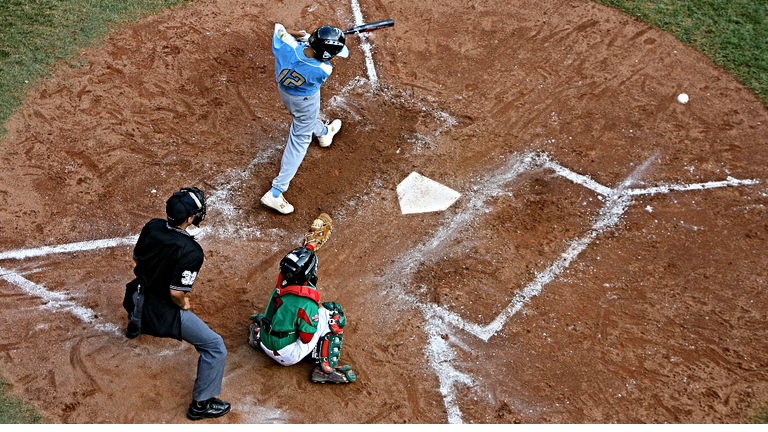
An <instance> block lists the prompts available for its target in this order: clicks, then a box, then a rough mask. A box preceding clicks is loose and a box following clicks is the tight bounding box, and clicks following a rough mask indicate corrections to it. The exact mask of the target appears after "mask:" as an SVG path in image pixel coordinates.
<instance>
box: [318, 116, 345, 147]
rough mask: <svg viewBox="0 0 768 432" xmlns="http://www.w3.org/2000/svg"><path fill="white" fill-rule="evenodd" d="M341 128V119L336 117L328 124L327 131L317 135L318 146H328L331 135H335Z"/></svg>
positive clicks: (331, 138) (331, 140)
mask: <svg viewBox="0 0 768 432" xmlns="http://www.w3.org/2000/svg"><path fill="white" fill-rule="evenodd" d="M340 129H341V120H339V119H336V120H334V121H332V122H331V124H329V125H328V133H327V134H325V135H323V136H319V137H317V143H318V144H320V147H330V146H331V142H333V136H334V135H336V134H337V133H338V132H339V130H340Z"/></svg>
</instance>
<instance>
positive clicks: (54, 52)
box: [0, 0, 189, 137]
mask: <svg viewBox="0 0 768 432" xmlns="http://www.w3.org/2000/svg"><path fill="white" fill-rule="evenodd" d="M185 1H189V0H0V125H3V124H5V121H6V120H7V119H8V117H9V116H10V115H11V114H12V113H13V111H14V110H15V109H17V108H18V106H19V105H20V104H21V102H22V100H23V98H24V93H25V91H26V90H27V89H28V88H30V87H31V86H34V85H35V84H36V83H37V82H38V81H39V80H40V79H41V78H44V77H45V76H47V75H48V74H49V73H50V70H51V69H52V68H53V67H54V66H55V65H56V64H57V63H59V62H65V63H66V62H70V63H71V64H72V65H77V64H78V61H77V59H76V58H75V57H74V55H75V54H76V53H77V52H78V51H79V50H80V49H82V48H83V47H85V46H87V45H90V44H93V43H95V42H98V41H99V40H100V38H101V37H103V36H104V35H105V34H107V33H108V32H109V31H110V30H111V29H113V28H114V27H115V26H117V25H120V24H122V23H125V22H128V21H133V20H136V19H139V18H141V17H143V16H145V15H147V14H149V13H152V12H154V11H157V10H158V9H161V8H167V7H170V6H172V5H175V4H177V3H182V2H185ZM3 133H4V130H0V137H1V136H2V135H3Z"/></svg>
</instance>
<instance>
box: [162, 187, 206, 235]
mask: <svg viewBox="0 0 768 432" xmlns="http://www.w3.org/2000/svg"><path fill="white" fill-rule="evenodd" d="M205 213H206V207H205V196H204V195H203V191H201V190H200V189H198V188H196V187H185V188H182V189H181V190H180V191H178V192H174V194H173V195H171V197H170V198H168V201H166V202H165V214H166V215H168V223H169V224H170V225H171V226H179V225H181V224H182V223H184V221H185V220H187V218H188V217H190V216H194V217H195V218H194V219H193V220H192V224H193V225H195V226H200V222H202V221H203V219H205Z"/></svg>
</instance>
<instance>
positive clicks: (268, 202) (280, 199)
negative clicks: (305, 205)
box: [261, 191, 293, 214]
mask: <svg viewBox="0 0 768 432" xmlns="http://www.w3.org/2000/svg"><path fill="white" fill-rule="evenodd" d="M261 203H262V204H264V205H265V206H267V207H269V208H271V209H273V210H277V212H279V213H282V214H288V213H291V212H293V206H292V205H290V204H289V203H288V201H286V200H285V197H284V196H283V194H280V195H278V196H277V198H275V197H273V196H272V192H270V191H267V193H265V194H264V196H263V197H261Z"/></svg>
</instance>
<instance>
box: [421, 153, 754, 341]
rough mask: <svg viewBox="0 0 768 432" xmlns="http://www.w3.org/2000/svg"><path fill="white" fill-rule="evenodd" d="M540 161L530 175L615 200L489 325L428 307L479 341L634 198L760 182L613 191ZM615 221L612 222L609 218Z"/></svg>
mask: <svg viewBox="0 0 768 432" xmlns="http://www.w3.org/2000/svg"><path fill="white" fill-rule="evenodd" d="M532 157H533V158H534V160H536V162H537V165H538V168H535V167H531V169H529V170H528V171H527V172H532V171H535V170H536V169H540V168H548V169H551V170H553V171H554V172H555V173H556V174H558V175H560V176H561V177H563V178H566V179H568V180H570V181H572V182H573V183H575V184H579V185H582V186H584V187H586V188H588V189H591V190H592V191H594V192H596V193H598V194H600V195H602V196H604V197H609V198H613V200H612V201H610V202H608V203H606V205H605V206H604V207H603V209H602V210H601V213H602V214H603V215H602V216H601V217H599V218H598V219H597V220H596V221H595V223H594V224H593V226H592V229H591V230H590V231H589V232H588V234H587V235H586V236H584V237H581V238H577V239H575V240H572V241H571V242H570V243H569V247H568V250H567V251H566V252H564V253H563V254H562V255H561V257H560V259H558V260H557V261H555V263H553V265H552V266H550V267H549V268H547V269H546V270H544V271H543V272H541V273H538V274H537V275H536V277H535V279H534V281H533V282H531V283H530V284H529V285H527V286H526V287H525V288H524V289H523V290H521V291H520V293H518V295H516V296H515V298H514V299H513V301H512V302H510V304H509V305H508V306H507V307H506V308H505V309H504V310H503V311H502V312H501V313H499V315H497V316H496V318H494V319H493V320H492V321H491V323H489V324H488V325H481V324H478V323H475V322H473V321H471V320H466V319H464V318H463V317H462V316H461V315H459V314H458V313H456V312H453V311H451V310H448V309H446V308H445V307H443V306H439V305H436V304H431V303H430V304H425V305H423V306H424V307H426V308H428V309H432V310H431V311H430V313H431V314H434V313H435V312H436V310H439V312H440V315H441V316H443V317H444V318H445V320H446V321H447V322H449V323H451V324H452V325H454V326H455V327H457V328H461V329H463V330H465V331H467V332H468V333H470V334H473V335H475V336H477V337H478V338H480V339H482V340H484V341H488V339H490V338H491V337H492V336H493V335H495V334H496V333H497V332H498V331H499V330H501V328H503V326H504V324H506V321H507V320H508V319H509V318H510V317H512V315H514V314H515V313H516V312H517V311H519V310H520V309H521V308H522V306H523V305H524V304H525V303H527V302H528V301H529V300H530V299H531V297H534V296H537V295H538V294H540V293H541V291H542V289H543V287H544V286H545V285H547V284H548V283H549V282H551V281H553V280H554V279H555V278H556V277H557V276H558V275H559V274H560V273H562V271H564V270H565V269H566V268H568V267H569V266H570V263H571V262H572V261H573V260H574V259H575V258H576V257H577V256H578V255H579V253H581V252H582V251H583V250H584V249H585V248H586V247H587V246H589V244H590V243H591V242H592V240H594V239H595V238H596V237H597V236H598V235H600V234H602V233H603V232H604V231H605V230H606V229H607V228H610V227H612V226H613V225H615V223H617V222H618V217H619V216H620V215H623V214H624V212H625V211H626V209H627V207H628V206H629V205H630V204H631V202H630V197H634V196H639V195H654V194H659V193H669V192H672V191H695V190H706V189H713V188H722V187H728V186H742V185H754V184H758V183H760V181H759V180H753V179H752V180H739V179H735V178H733V177H728V179H727V180H725V181H713V182H705V183H695V184H689V185H687V184H672V185H662V186H656V187H650V188H642V189H626V187H627V186H629V183H631V180H629V179H630V178H631V176H630V177H628V180H627V181H625V182H624V183H625V184H623V185H621V186H619V187H617V188H609V187H607V186H604V185H602V184H600V183H598V182H596V181H595V180H593V179H592V178H590V177H589V176H585V175H582V174H578V173H576V172H574V171H571V170H570V169H568V168H565V167H563V166H562V165H560V164H559V163H557V162H555V161H552V160H551V159H550V158H549V157H548V156H547V155H546V154H536V155H534V156H532ZM609 218H610V219H612V220H613V221H612V222H610V223H609V220H608V219H609Z"/></svg>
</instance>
